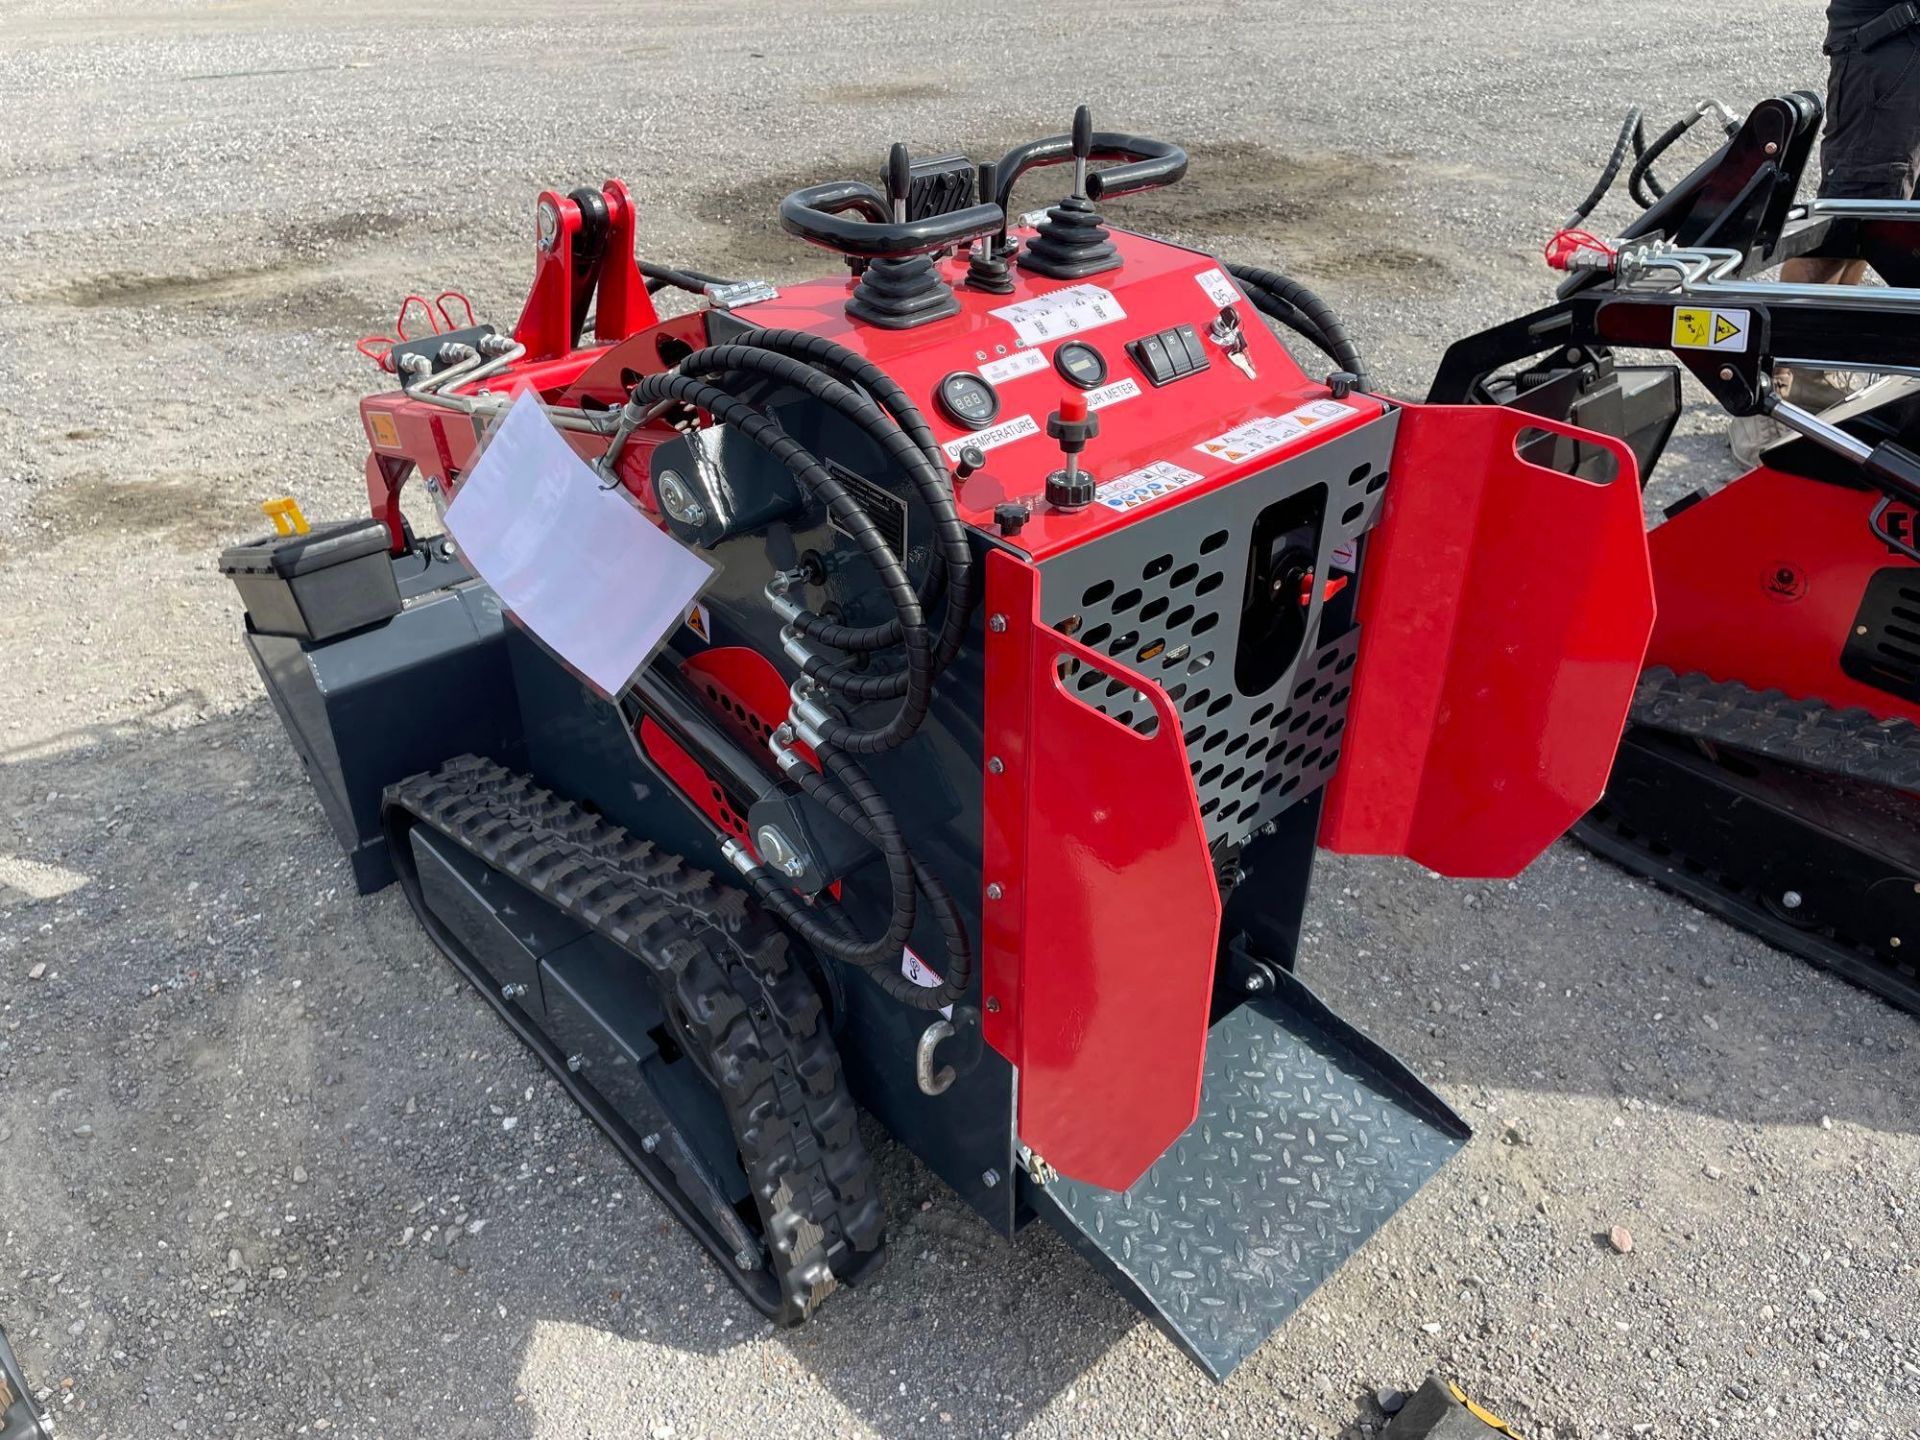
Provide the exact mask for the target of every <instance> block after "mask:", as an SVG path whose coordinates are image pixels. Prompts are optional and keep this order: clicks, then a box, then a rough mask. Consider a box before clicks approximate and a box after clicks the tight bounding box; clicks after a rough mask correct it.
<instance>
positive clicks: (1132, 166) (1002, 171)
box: [993, 114, 1187, 211]
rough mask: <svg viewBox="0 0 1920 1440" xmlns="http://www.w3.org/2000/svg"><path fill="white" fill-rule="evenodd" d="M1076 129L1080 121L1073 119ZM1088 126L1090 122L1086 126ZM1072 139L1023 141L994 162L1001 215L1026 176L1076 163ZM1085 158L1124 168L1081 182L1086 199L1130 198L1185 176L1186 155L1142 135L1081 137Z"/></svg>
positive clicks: (1108, 132)
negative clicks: (1048, 168)
mask: <svg viewBox="0 0 1920 1440" xmlns="http://www.w3.org/2000/svg"><path fill="white" fill-rule="evenodd" d="M1074 120H1075V122H1076V127H1075V128H1076V129H1078V128H1079V121H1080V116H1079V115H1078V114H1076V115H1075V116H1074ZM1088 123H1089V124H1090V123H1091V122H1088ZM1074 139H1075V137H1074V136H1073V135H1050V136H1048V137H1047V138H1046V139H1044V140H1029V141H1028V142H1027V143H1026V144H1024V145H1016V146H1014V148H1013V149H1011V150H1009V151H1008V152H1007V153H1006V154H1005V155H1003V156H1001V157H1000V163H999V165H997V166H996V167H995V169H996V170H997V171H998V172H999V182H1000V185H999V189H998V190H997V191H996V192H995V194H994V197H993V198H994V200H995V202H996V203H998V205H999V206H1000V208H1001V210H1003V211H1004V210H1006V208H1007V204H1008V201H1009V200H1010V199H1011V198H1012V196H1013V187H1014V184H1015V183H1016V182H1017V181H1018V180H1019V179H1020V177H1021V176H1022V175H1024V174H1026V173H1027V171H1029V170H1037V169H1040V168H1041V167H1043V166H1046V165H1064V164H1068V163H1070V162H1071V161H1073V160H1075V159H1077V158H1079V157H1078V156H1077V155H1076V154H1075V149H1074ZM1085 139H1086V145H1087V149H1086V158H1088V159H1090V160H1118V161H1122V162H1124V163H1122V164H1118V165H1113V166H1110V167H1109V168H1107V169H1105V170H1095V171H1093V172H1092V173H1091V174H1089V175H1088V176H1087V198H1088V199H1089V200H1099V199H1102V198H1105V197H1107V196H1113V195H1132V194H1136V193H1137V192H1139V191H1141V190H1152V189H1154V188H1155V187H1156V186H1160V185H1171V184H1173V183H1174V181H1176V180H1178V179H1180V178H1181V177H1182V176H1183V175H1185V174H1186V173H1187V152H1186V151H1184V150H1182V149H1181V148H1180V147H1179V146H1178V145H1170V144H1168V143H1167V142H1166V141H1165V140H1149V139H1148V138H1147V137H1146V136H1144V135H1124V134H1121V133H1120V132H1119V131H1117V130H1089V131H1087V132H1086V134H1085Z"/></svg>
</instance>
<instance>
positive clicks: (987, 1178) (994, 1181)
mask: <svg viewBox="0 0 1920 1440" xmlns="http://www.w3.org/2000/svg"><path fill="white" fill-rule="evenodd" d="M980 1183H981V1184H982V1185H984V1186H986V1187H987V1188H988V1189H989V1190H991V1189H992V1188H993V1187H994V1186H996V1185H998V1184H999V1183H1000V1172H999V1171H998V1170H985V1171H982V1172H981V1175H980Z"/></svg>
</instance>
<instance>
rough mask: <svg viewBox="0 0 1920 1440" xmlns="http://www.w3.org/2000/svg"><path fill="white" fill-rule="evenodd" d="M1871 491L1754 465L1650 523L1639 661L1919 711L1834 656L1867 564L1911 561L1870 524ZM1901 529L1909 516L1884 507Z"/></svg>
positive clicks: (1805, 694) (1897, 711) (1905, 715)
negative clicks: (1652, 594) (1646, 630)
mask: <svg viewBox="0 0 1920 1440" xmlns="http://www.w3.org/2000/svg"><path fill="white" fill-rule="evenodd" d="M1879 503H1880V496H1879V493H1878V492H1877V491H1870V490H1847V489H1843V488H1842V487H1840V486H1838V485H1823V484H1821V483H1819V482H1817V481H1813V480H1804V479H1800V478H1797V477H1795V476H1792V475H1782V474H1780V473H1779V472H1778V471H1775V470H1755V471H1754V472H1753V473H1752V474H1751V475H1747V476H1744V477H1742V478H1741V479H1739V480H1736V481H1734V482H1733V484H1731V485H1729V486H1727V487H1726V488H1725V489H1723V490H1718V491H1716V492H1714V493H1713V494H1712V495H1709V496H1708V497H1707V498H1706V499H1705V500H1702V501H1701V502H1700V503H1699V504H1697V505H1690V506H1688V507H1687V508H1686V509H1685V510H1683V511H1681V512H1680V513H1679V514H1678V515H1675V516H1674V517H1673V519H1671V520H1669V521H1667V522H1666V524H1664V525H1662V526H1660V527H1659V528H1658V529H1657V530H1655V531H1654V532H1653V535H1652V536H1651V538H1650V539H1649V541H1648V544H1649V545H1650V546H1651V548H1652V550H1653V567H1654V574H1655V576H1656V577H1657V580H1658V586H1659V591H1660V622H1659V624H1657V625H1656V626H1654V631H1653V645H1652V648H1651V649H1649V650H1648V652H1647V663H1648V664H1649V665H1665V666H1668V667H1669V668H1671V669H1673V670H1676V671H1678V672H1679V673H1681V674H1683V675H1684V674H1686V673H1688V672H1689V671H1694V670H1698V671H1701V672H1702V673H1704V674H1706V675H1709V676H1711V677H1712V678H1713V679H1715V680H1738V681H1740V682H1741V683H1742V684H1744V685H1751V686H1752V687H1753V688H1754V689H1756V690H1773V689H1778V690H1784V691H1785V692H1786V693H1787V694H1789V695H1791V696H1793V697H1794V698H1795V699H1800V700H1803V699H1817V700H1823V701H1825V702H1826V703H1827V704H1829V705H1832V706H1835V707H1837V708H1845V707H1847V706H1849V705H1859V706H1863V707H1865V708H1866V709H1867V710H1870V711H1871V712H1872V713H1873V714H1875V715H1878V716H1880V717H1881V718H1883V719H1885V718H1892V717H1899V718H1902V719H1907V720H1915V721H1920V705H1916V704H1914V703H1913V702H1912V701H1910V700H1902V699H1901V698H1900V697H1899V696H1897V695H1892V694H1889V693H1888V692H1887V691H1885V690H1882V689H1880V688H1879V687H1877V686H1873V685H1868V684H1865V683H1863V682H1862V681H1859V680H1856V679H1854V678H1853V677H1852V676H1850V675H1848V674H1846V673H1845V672H1844V671H1843V670H1841V668H1840V652H1841V651H1842V650H1843V649H1845V648H1846V644H1847V640H1848V638H1849V636H1850V634H1851V632H1852V630H1853V626H1854V617H1855V616H1856V615H1857V614H1858V613H1859V610H1860V601H1861V599H1862V597H1863V596H1864V595H1865V593H1866V588H1867V583H1868V582H1869V581H1870V580H1872V579H1873V577H1874V575H1875V573H1876V572H1878V571H1881V570H1886V569H1892V568H1907V569H1913V568H1915V567H1914V564H1913V561H1912V560H1910V559H1908V558H1907V557H1906V556H1904V555H1901V554H1900V553H1899V552H1898V551H1896V550H1894V549H1892V547H1890V546H1889V545H1888V544H1887V543H1886V542H1885V541H1884V540H1882V539H1880V538H1879V537H1878V536H1876V535H1875V534H1874V533H1873V531H1872V529H1871V528H1870V522H1871V519H1872V515H1873V509H1874V506H1876V505H1877V504H1879ZM1896 515H1897V518H1898V521H1899V523H1900V525H1901V527H1902V528H1901V531H1900V532H1896V533H1904V534H1905V535H1906V537H1907V538H1908V539H1909V540H1911V539H1912V531H1911V529H1910V528H1909V527H1910V525H1911V517H1910V516H1908V515H1907V514H1906V512H1904V511H1899V512H1896Z"/></svg>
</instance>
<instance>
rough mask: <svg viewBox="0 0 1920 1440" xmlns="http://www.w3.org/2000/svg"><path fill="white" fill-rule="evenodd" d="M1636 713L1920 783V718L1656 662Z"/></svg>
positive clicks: (1812, 760) (1665, 725) (1778, 754)
mask: <svg viewBox="0 0 1920 1440" xmlns="http://www.w3.org/2000/svg"><path fill="white" fill-rule="evenodd" d="M1633 721H1634V723H1635V724H1636V725H1644V726H1646V727H1647V728H1648V729H1650V730H1660V731H1664V732H1666V733H1667V734H1671V735H1687V736H1691V737H1693V738H1695V739H1699V740H1711V741H1713V742H1715V743H1717V744H1722V745H1730V746H1732V747H1733V748H1735V749H1737V750H1745V751H1749V752H1751V753H1753V754H1756V755H1764V756H1766V757H1767V758H1768V759H1771V760H1782V761H1785V762H1787V763H1789V764H1793V765H1799V766H1802V767H1804V768H1805V769H1808V770H1818V771H1822V772H1824V773H1826V774H1830V775H1846V776H1849V777H1850V778H1852V779H1855V780H1865V781H1868V782H1870V783H1872V784H1875V785H1886V786H1889V787H1891V788H1893V789H1896V790H1920V726H1916V725H1914V724H1913V722H1912V721H1909V720H1900V719H1892V720H1882V719H1880V718H1879V717H1877V716H1875V715H1874V714H1872V713H1871V712H1870V711H1867V710H1863V709H1860V708H1858V707H1852V708H1848V709H1836V708H1834V707H1833V706H1830V705H1825V704H1822V703H1821V702H1820V701H1818V700H1795V699H1792V698H1790V697H1789V696H1788V695H1786V694H1785V693H1784V692H1782V691H1779V690H1755V689H1753V688H1751V687H1750V686H1747V685H1743V684H1741V683H1740V682H1739V681H1737V680H1713V679H1710V678H1708V677H1707V676H1705V675H1702V674H1699V673H1698V672H1694V673H1691V674H1687V675H1679V674H1676V673H1675V672H1674V671H1672V670H1669V669H1666V668H1664V667H1659V666H1656V667H1654V668H1651V669H1649V670H1647V671H1646V672H1645V673H1644V674H1642V675H1641V677H1640V685H1639V688H1638V689H1637V690H1636V691H1635V693H1634V699H1633Z"/></svg>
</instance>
